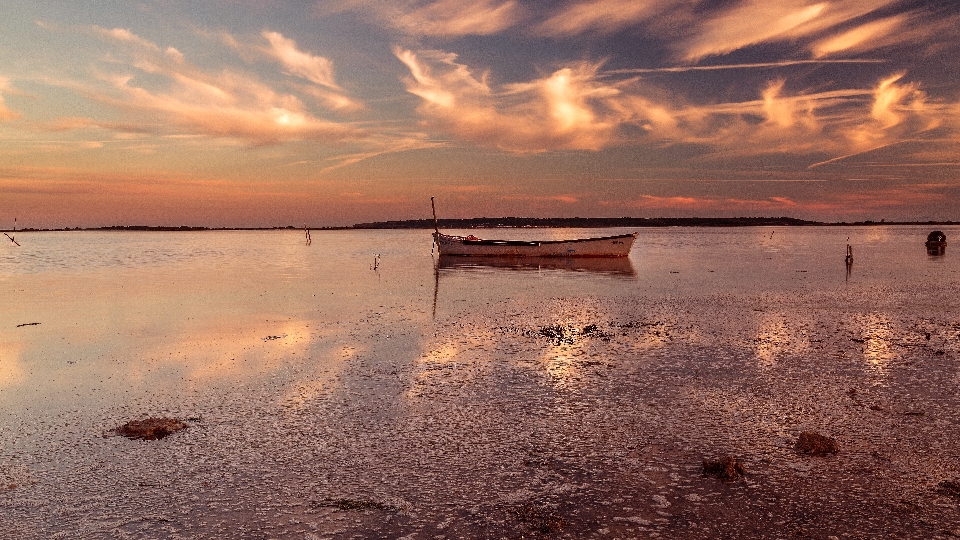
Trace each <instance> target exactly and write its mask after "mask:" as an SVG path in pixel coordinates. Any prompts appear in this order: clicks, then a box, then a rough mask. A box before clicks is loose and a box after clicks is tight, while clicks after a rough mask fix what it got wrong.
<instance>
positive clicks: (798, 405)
mask: <svg viewBox="0 0 960 540" xmlns="http://www.w3.org/2000/svg"><path fill="white" fill-rule="evenodd" d="M958 293H960V291H958V290H956V285H953V286H952V288H948V289H947V290H941V291H938V292H937V293H936V295H933V296H931V295H930V294H929V293H928V292H926V291H922V290H913V289H912V288H911V287H910V286H909V285H902V286H899V287H897V288H896V289H876V290H871V291H869V292H868V294H863V293H862V292H860V293H857V294H844V293H838V294H829V295H827V294H823V293H809V294H804V293H801V292H793V293H784V294H763V295H731V296H706V297H660V298H625V299H616V298H606V299H597V298H591V297H577V296H573V297H570V298H563V299H559V298H558V299H555V300H552V301H550V302H547V303H546V304H544V303H543V302H532V301H530V302H525V301H524V300H522V299H520V300H517V299H514V300H511V301H507V302H498V303H493V304H491V305H489V306H488V308H487V309H485V310H480V311H474V310H471V311H465V312H463V313H455V314H454V315H451V316H443V317H441V318H438V320H436V321H435V322H428V323H425V322H423V319H424V317H423V316H424V315H425V314H424V313H420V312H412V311H411V310H410V309H409V308H407V307H404V306H400V305H397V306H389V305H387V306H384V308H383V309H382V310H379V311H377V312H370V313H368V314H366V315H365V316H364V317H363V318H361V319H359V320H351V321H341V322H337V323H332V322H331V323H329V324H327V325H326V326H321V327H320V328H316V327H314V328H311V329H310V332H313V333H314V335H315V336H321V335H322V336H325V337H324V339H323V340H321V341H322V343H323V345H322V347H321V348H316V347H315V348H312V349H310V350H309V351H308V353H307V354H305V355H301V356H295V357H289V358H286V359H285V360H284V362H283V363H282V365H281V367H279V368H276V367H275V366H274V369H272V371H270V372H269V374H268V376H267V377H265V378H264V379H263V380H262V381H260V382H258V383H256V384H249V385H238V386H237V387H234V388H222V389H218V390H216V391H212V390H210V389H209V388H208V389H205V390H197V391H194V392H190V391H185V392H184V393H183V394H181V395H180V396H179V397H178V398H177V399H175V400H174V399H164V398H154V399H151V400H141V401H139V402H134V403H131V404H129V405H128V406H125V407H122V408H119V407H117V408H112V409H108V410H104V411H97V412H96V413H95V414H87V415H84V414H79V413H77V414H72V413H71V412H69V411H68V412H64V413H63V414H61V415H60V416H57V417H54V418H45V419H37V418H30V417H28V416H21V417H18V419H17V420H16V422H19V424H17V425H14V426H13V432H8V433H5V434H4V435H3V436H4V440H5V441H7V443H6V446H7V448H6V450H5V451H4V452H5V453H4V454H3V459H2V461H0V484H2V485H3V486H0V538H4V539H15V538H16V539H32V538H171V539H172V538H308V539H314V538H330V539H332V538H337V539H341V538H342V539H346V538H411V539H412V538H424V539H426V538H451V539H453V538H611V539H612V538H621V539H625V538H654V537H659V538H690V539H693V538H704V539H707V538H771V539H774V538H822V539H829V538H840V539H844V538H951V537H960V490H957V489H955V488H954V487H953V486H958V485H960V445H958V444H957V442H958V441H960V398H958V396H960V369H958V356H960V312H958V304H957V301H956V298H958ZM426 316H427V318H428V317H429V315H428V314H426ZM267 337H270V336H267ZM264 339H265V341H264V346H265V347H266V346H272V344H271V343H270V342H269V340H266V338H264ZM147 414H149V415H157V416H161V415H165V416H170V417H175V418H179V419H182V420H185V421H186V423H187V424H188V425H189V426H190V427H189V428H187V429H186V430H184V431H181V432H178V433H175V434H173V435H171V436H169V437H166V438H164V439H161V440H157V441H139V440H128V439H125V438H123V437H106V438H104V437H103V436H102V435H103V434H104V432H105V431H106V430H108V429H110V428H113V427H115V426H118V425H120V424H122V423H123V422H125V421H126V420H129V419H131V418H136V417H139V416H140V415H147ZM803 431H816V432H819V433H821V434H824V435H827V436H829V437H833V438H834V439H836V441H837V442H838V444H839V448H840V450H839V452H838V453H837V454H835V455H833V454H831V455H827V456H823V457H817V456H809V455H803V454H800V453H798V452H797V451H796V450H795V449H794V445H795V442H796V439H797V437H798V436H799V434H800V433H801V432H803ZM727 455H730V456H734V457H736V458H737V459H738V460H740V461H741V462H742V463H743V465H744V468H745V471H746V475H745V477H743V478H741V479H738V480H735V481H729V482H725V481H721V480H719V479H717V478H715V477H713V476H709V475H705V474H704V473H703V466H702V462H703V460H705V459H714V458H719V457H722V456H727Z"/></svg>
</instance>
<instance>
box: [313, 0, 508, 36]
mask: <svg viewBox="0 0 960 540" xmlns="http://www.w3.org/2000/svg"><path fill="white" fill-rule="evenodd" d="M318 9H319V11H320V12H337V11H346V10H353V11H360V12H363V13H367V14H370V15H372V16H373V17H374V18H376V19H377V20H378V21H379V22H380V23H381V24H384V25H386V26H388V27H391V28H394V29H397V30H400V31H402V32H404V33H407V34H409V35H412V36H436V37H445V38H453V37H459V36H470V35H475V36H486V35H492V34H497V33H500V32H502V31H504V30H506V29H508V28H510V27H512V26H514V25H515V24H516V23H517V22H518V21H520V20H521V19H522V12H521V9H520V5H519V3H518V1H517V0H433V1H416V0H345V1H343V0H341V1H339V2H327V3H324V4H323V6H322V7H319V8H318Z"/></svg>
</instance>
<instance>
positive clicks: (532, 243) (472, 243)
mask: <svg viewBox="0 0 960 540" xmlns="http://www.w3.org/2000/svg"><path fill="white" fill-rule="evenodd" d="M435 234H437V235H439V236H442V237H445V238H449V239H450V240H456V241H460V242H463V244H464V245H468V246H481V245H488V246H489V245H493V246H503V245H507V246H511V245H512V246H538V245H544V244H568V243H575V242H595V241H602V240H618V239H620V238H634V239H636V238H637V236H638V235H639V234H640V233H636V232H633V233H626V234H616V235H613V236H597V237H593V238H574V239H571V240H494V239H477V240H472V239H467V237H466V236H457V235H453V234H444V233H442V232H437V233H435ZM492 242H496V243H495V244H494V243H492Z"/></svg>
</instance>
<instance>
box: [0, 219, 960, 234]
mask: <svg viewBox="0 0 960 540" xmlns="http://www.w3.org/2000/svg"><path fill="white" fill-rule="evenodd" d="M437 224H438V225H439V227H440V228H442V229H501V228H541V229H560V228H564V229H587V228H589V229H601V228H614V227H636V228H648V227H771V226H776V227H850V226H876V225H884V226H886V225H929V226H941V225H960V222H956V221H886V220H880V221H869V220H868V221H854V222H845V221H841V222H833V223H830V222H822V221H807V220H803V219H796V218H788V217H776V218H765V217H736V218H696V217H694V218H629V217H623V218H517V217H506V218H469V219H440V220H438V221H437ZM307 228H308V229H310V230H312V231H344V230H370V229H433V228H434V221H433V220H432V219H411V220H401V221H378V222H372V223H358V224H356V225H352V226H343V227H309V226H308V227H307ZM274 230H303V227H296V226H293V225H287V226H284V227H194V226H187V225H181V226H179V227H171V226H163V225H160V226H154V225H113V226H109V227H72V228H71V227H64V228H60V229H33V228H29V227H27V228H23V229H18V230H17V231H16V232H58V231H117V232H124V231H134V232H144V231H148V232H153V231H155V232H171V231H173V232H192V231H274ZM0 232H13V231H12V229H0Z"/></svg>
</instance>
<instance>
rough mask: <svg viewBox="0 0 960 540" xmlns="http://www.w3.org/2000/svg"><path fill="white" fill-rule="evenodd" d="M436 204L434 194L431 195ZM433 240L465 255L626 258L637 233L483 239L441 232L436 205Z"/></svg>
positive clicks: (445, 249) (445, 250)
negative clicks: (550, 238)
mask: <svg viewBox="0 0 960 540" xmlns="http://www.w3.org/2000/svg"><path fill="white" fill-rule="evenodd" d="M430 204H431V206H432V205H433V197H430ZM433 223H434V232H433V240H434V242H435V243H436V244H437V249H438V251H439V252H440V255H441V256H445V255H453V256H465V257H626V256H628V255H630V248H632V247H633V242H634V240H636V239H637V235H638V233H635V232H634V233H629V234H618V235H615V236H603V237H599V238H581V239H577V240H532V241H531V240H484V239H481V238H477V237H476V236H473V235H468V236H456V235H451V234H444V233H442V232H440V228H439V223H438V221H437V210H436V207H435V206H434V208H433Z"/></svg>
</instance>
